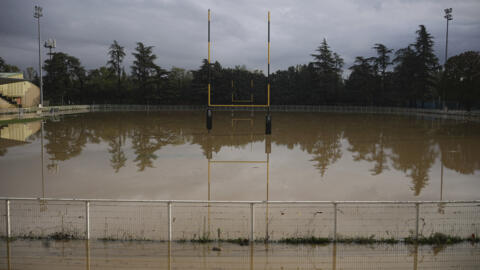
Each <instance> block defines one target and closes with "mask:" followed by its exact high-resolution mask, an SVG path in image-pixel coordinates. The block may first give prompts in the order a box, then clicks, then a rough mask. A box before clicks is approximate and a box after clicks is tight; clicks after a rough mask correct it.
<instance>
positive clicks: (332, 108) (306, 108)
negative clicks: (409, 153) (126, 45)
mask: <svg viewBox="0 0 480 270" xmlns="http://www.w3.org/2000/svg"><path fill="white" fill-rule="evenodd" d="M206 108H207V107H206V106H204V105H116V104H97V105H66V106H50V107H44V108H36V107H32V108H7V109H0V114H19V115H23V114H28V113H43V114H52V113H59V114H65V113H81V112H100V111H197V110H205V109H206ZM215 110H217V111H230V110H237V111H238V110H241V111H251V110H255V111H265V110H266V108H243V107H237V108H230V107H218V108H215ZM270 110H271V111H277V112H342V113H373V114H376V113H381V114H407V115H408V114H422V115H432V116H441V117H448V118H452V117H453V118H473V119H479V118H480V111H479V110H476V111H470V112H467V111H462V110H448V111H447V110H440V109H421V108H404V107H375V106H345V105H271V106H270Z"/></svg>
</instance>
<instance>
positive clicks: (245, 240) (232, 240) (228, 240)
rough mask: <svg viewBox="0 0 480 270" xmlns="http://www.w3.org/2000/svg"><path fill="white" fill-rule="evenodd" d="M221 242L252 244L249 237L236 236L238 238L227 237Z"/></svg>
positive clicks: (241, 244) (242, 244)
mask: <svg viewBox="0 0 480 270" xmlns="http://www.w3.org/2000/svg"><path fill="white" fill-rule="evenodd" d="M219 241H220V242H227V243H232V244H239V245H240V246H248V244H250V240H248V239H247V238H240V237H239V238H236V239H227V240H219Z"/></svg>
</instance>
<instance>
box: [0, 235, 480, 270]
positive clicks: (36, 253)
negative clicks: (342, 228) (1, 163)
mask: <svg viewBox="0 0 480 270" xmlns="http://www.w3.org/2000/svg"><path fill="white" fill-rule="evenodd" d="M0 254H1V255H0V259H1V262H0V269H8V270H10V269H26V270H27V269H36V270H37V269H38V270H43V269H48V270H54V269H87V270H88V269H169V270H170V269H284V270H287V269H332V270H335V269H413V270H417V269H478V268H477V267H478V265H479V264H480V249H479V248H478V246H476V245H473V246H472V245H471V244H466V243H465V244H457V245H453V246H433V247H432V246H415V245H402V244H400V245H374V246H370V245H369V246H362V245H354V244H350V245H349V244H336V245H333V244H332V245H327V246H310V245H306V246H303V245H299V246H297V245H281V244H268V245H266V244H255V245H251V246H239V245H236V244H228V243H215V244H191V243H171V244H168V243H161V242H115V241H114V242H109V241H106V242H102V241H89V242H87V241H82V240H74V241H53V240H51V241H47V240H44V241H39V240H33V241H31V240H17V241H13V242H6V241H0Z"/></svg>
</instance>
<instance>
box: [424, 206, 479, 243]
mask: <svg viewBox="0 0 480 270" xmlns="http://www.w3.org/2000/svg"><path fill="white" fill-rule="evenodd" d="M419 212H420V214H419V215H420V222H419V233H420V235H423V236H426V237H428V236H431V235H433V234H435V233H443V234H445V235H448V236H458V237H462V238H468V237H474V236H476V237H478V236H479V233H480V204H475V203H468V204H465V203H427V204H421V205H420V211H419Z"/></svg>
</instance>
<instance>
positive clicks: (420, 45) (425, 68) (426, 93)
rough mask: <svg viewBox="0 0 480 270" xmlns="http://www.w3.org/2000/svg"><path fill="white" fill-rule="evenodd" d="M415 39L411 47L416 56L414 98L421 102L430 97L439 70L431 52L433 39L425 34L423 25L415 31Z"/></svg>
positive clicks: (436, 59)
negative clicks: (413, 48)
mask: <svg viewBox="0 0 480 270" xmlns="http://www.w3.org/2000/svg"><path fill="white" fill-rule="evenodd" d="M416 33H417V39H416V41H415V43H414V44H413V46H414V47H415V52H416V56H417V66H416V67H417V72H416V73H417V74H416V89H415V92H416V96H417V98H419V99H420V100H421V101H422V107H423V104H424V102H425V99H426V98H429V97H432V92H433V87H434V86H435V81H436V79H435V78H436V76H435V75H436V73H437V72H438V70H439V64H438V58H437V56H435V54H434V52H433V44H434V43H433V37H432V36H431V35H430V34H429V33H428V32H427V30H426V28H425V26H424V25H420V26H419V29H418V30H417V32H416Z"/></svg>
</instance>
